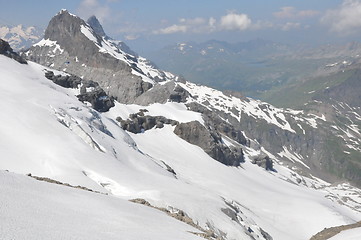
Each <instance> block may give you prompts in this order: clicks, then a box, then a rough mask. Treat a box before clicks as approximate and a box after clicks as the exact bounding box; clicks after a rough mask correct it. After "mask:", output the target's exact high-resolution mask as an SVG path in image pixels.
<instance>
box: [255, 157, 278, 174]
mask: <svg viewBox="0 0 361 240" xmlns="http://www.w3.org/2000/svg"><path fill="white" fill-rule="evenodd" d="M252 163H253V164H257V165H258V166H259V167H262V168H264V169H266V170H270V171H273V170H274V169H273V161H272V160H271V159H270V158H269V156H267V155H264V156H262V155H261V156H256V157H254V158H253V160H252Z"/></svg>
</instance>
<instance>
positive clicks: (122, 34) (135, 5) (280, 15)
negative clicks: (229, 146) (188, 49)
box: [0, 0, 361, 51]
mask: <svg viewBox="0 0 361 240" xmlns="http://www.w3.org/2000/svg"><path fill="white" fill-rule="evenodd" d="M0 3H1V6H6V7H2V8H1V9H0V24H1V25H4V24H5V25H17V24H23V25H26V26H31V25H36V26H40V27H43V28H45V27H46V26H47V23H48V22H49V20H50V19H51V17H52V16H53V15H55V14H56V13H57V12H58V11H59V10H60V9H62V8H66V9H68V10H69V11H70V12H72V13H75V14H77V15H79V16H80V17H82V18H87V17H89V16H90V15H92V14H95V15H96V16H97V17H98V18H99V19H100V21H101V22H102V24H103V27H104V29H105V31H106V32H107V33H108V35H110V36H111V37H113V38H117V39H121V40H124V41H125V42H126V43H128V45H130V46H131V47H133V48H135V50H138V51H142V50H144V49H146V48H150V47H153V48H158V47H161V46H164V45H167V44H171V43H175V42H182V41H197V42H200V41H206V40H210V39H217V40H224V41H229V42H240V41H247V40H251V39H255V38H263V39H267V40H273V41H277V42H282V43H296V44H300V43H301V44H303V43H304V44H326V43H343V42H347V41H352V40H355V41H359V40H360V37H361V34H360V33H361V0H253V1H243V0H79V1H76V0H62V1H58V0H33V1H28V0H12V1H9V0H6V1H5V0H0Z"/></svg>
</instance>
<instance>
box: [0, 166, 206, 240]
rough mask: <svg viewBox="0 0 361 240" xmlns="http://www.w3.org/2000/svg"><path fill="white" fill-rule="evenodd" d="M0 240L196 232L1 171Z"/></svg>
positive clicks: (106, 198)
mask: <svg viewBox="0 0 361 240" xmlns="http://www.w3.org/2000/svg"><path fill="white" fill-rule="evenodd" d="M0 183H1V184H0V196H1V197H0V212H1V222H0V236H1V237H0V238H1V239H3V240H10V239H17V240H21V239H37V240H48V239H89V240H90V239H94V240H96V239H128V240H139V239H160V240H169V239H184V240H188V239H192V240H200V239H202V238H200V237H197V236H196V235H194V234H192V233H190V232H199V231H197V229H195V228H192V227H191V226H189V225H187V224H185V223H183V222H180V221H178V220H175V219H173V218H171V217H169V216H167V215H166V214H165V213H163V212H160V211H158V210H156V209H153V208H149V207H145V206H142V205H139V204H135V203H131V202H129V201H125V200H122V199H119V198H116V197H114V196H112V195H103V194H98V193H93V192H88V191H84V190H80V189H74V188H69V187H65V186H60V185H55V184H51V183H47V182H39V181H37V180H34V179H32V178H30V177H26V176H22V175H19V174H13V173H7V172H5V171H0Z"/></svg>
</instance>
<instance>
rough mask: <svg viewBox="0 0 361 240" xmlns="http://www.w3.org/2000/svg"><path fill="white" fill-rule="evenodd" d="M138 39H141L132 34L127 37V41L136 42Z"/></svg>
mask: <svg viewBox="0 0 361 240" xmlns="http://www.w3.org/2000/svg"><path fill="white" fill-rule="evenodd" d="M138 38H139V36H137V35H132V34H130V35H126V36H125V40H128V41H132V40H136V39H138Z"/></svg>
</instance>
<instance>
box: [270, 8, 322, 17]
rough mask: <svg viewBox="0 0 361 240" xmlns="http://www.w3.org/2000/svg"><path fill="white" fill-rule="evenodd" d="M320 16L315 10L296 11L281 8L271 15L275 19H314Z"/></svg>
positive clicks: (294, 9)
mask: <svg viewBox="0 0 361 240" xmlns="http://www.w3.org/2000/svg"><path fill="white" fill-rule="evenodd" d="M318 14H320V13H319V12H318V11H315V10H300V11H299V10H297V9H296V8H294V7H290V6H287V7H282V8H281V11H279V12H275V13H273V16H275V17H277V18H307V17H314V16H316V15H318Z"/></svg>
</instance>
